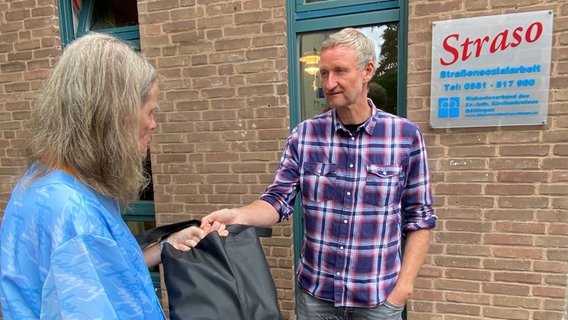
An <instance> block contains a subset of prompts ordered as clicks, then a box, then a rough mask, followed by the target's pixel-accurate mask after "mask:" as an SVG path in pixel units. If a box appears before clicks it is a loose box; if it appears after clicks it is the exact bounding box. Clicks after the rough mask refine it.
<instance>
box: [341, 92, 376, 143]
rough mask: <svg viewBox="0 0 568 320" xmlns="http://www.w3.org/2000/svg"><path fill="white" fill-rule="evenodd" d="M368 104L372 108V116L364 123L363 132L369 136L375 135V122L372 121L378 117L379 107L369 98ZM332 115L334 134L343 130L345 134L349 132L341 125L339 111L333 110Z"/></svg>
mask: <svg viewBox="0 0 568 320" xmlns="http://www.w3.org/2000/svg"><path fill="white" fill-rule="evenodd" d="M367 103H368V104H369V106H370V107H371V116H370V117H369V118H368V119H367V120H366V121H365V122H364V123H363V125H362V127H363V130H365V132H367V134H369V135H372V134H373V130H375V125H376V123H375V121H372V120H371V119H373V118H374V117H375V116H376V115H377V112H378V111H377V107H376V106H375V104H374V103H373V101H372V100H371V99H369V98H367ZM331 114H332V121H333V132H338V130H343V131H345V132H348V130H347V129H346V128H345V126H344V125H343V124H342V123H341V121H339V117H338V116H337V111H336V110H335V108H333V109H332V111H331Z"/></svg>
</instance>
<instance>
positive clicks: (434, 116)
mask: <svg viewBox="0 0 568 320" xmlns="http://www.w3.org/2000/svg"><path fill="white" fill-rule="evenodd" d="M552 18H553V14H552V11H537V12H528V13H515V14H506V15H496V16H487V17H479V18H467V19H458V20H447V21H436V22H434V25H433V29H432V87H431V107H430V124H431V126H432V127H433V128H453V127H486V126H511V125H542V124H545V123H546V118H547V115H548V94H549V82H550V52H551V45H552Z"/></svg>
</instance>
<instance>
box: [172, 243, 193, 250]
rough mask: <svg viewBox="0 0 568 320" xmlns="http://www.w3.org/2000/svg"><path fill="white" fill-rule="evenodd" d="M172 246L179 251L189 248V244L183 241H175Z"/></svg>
mask: <svg viewBox="0 0 568 320" xmlns="http://www.w3.org/2000/svg"><path fill="white" fill-rule="evenodd" d="M173 246H174V248H176V249H177V250H179V251H187V250H189V249H191V247H190V246H188V245H185V244H183V243H176V244H175V245H173Z"/></svg>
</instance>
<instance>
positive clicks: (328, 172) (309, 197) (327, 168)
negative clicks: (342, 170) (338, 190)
mask: <svg viewBox="0 0 568 320" xmlns="http://www.w3.org/2000/svg"><path fill="white" fill-rule="evenodd" d="M336 169H337V164H335V163H314V162H306V163H304V164H303V165H302V172H301V176H300V184H301V186H302V199H303V200H304V201H326V200H333V198H334V195H335V178H336V175H335V170H336Z"/></svg>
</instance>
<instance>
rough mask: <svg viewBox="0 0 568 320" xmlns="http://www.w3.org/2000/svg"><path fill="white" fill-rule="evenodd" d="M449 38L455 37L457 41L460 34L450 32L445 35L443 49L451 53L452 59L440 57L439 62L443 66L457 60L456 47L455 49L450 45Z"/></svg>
mask: <svg viewBox="0 0 568 320" xmlns="http://www.w3.org/2000/svg"><path fill="white" fill-rule="evenodd" d="M451 38H455V39H456V41H458V40H459V39H460V36H459V35H458V34H457V33H454V34H450V35H449V36H447V37H446V38H445V39H444V44H443V47H444V50H446V51H447V52H449V53H450V54H451V55H452V57H453V58H452V60H451V61H449V62H448V61H445V60H444V58H440V63H441V64H442V65H444V66H449V65H450V64H453V63H454V62H456V60H458V57H459V52H458V49H456V48H455V47H452V45H451V44H450V43H449V41H450V39H451Z"/></svg>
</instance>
